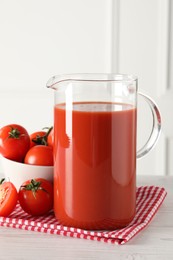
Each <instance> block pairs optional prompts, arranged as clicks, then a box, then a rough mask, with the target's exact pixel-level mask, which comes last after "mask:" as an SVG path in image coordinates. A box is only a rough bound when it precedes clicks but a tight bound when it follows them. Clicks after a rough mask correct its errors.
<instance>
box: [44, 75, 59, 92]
mask: <svg viewBox="0 0 173 260" xmlns="http://www.w3.org/2000/svg"><path fill="white" fill-rule="evenodd" d="M58 82H59V80H58V76H53V77H51V78H50V79H49V80H48V81H47V83H46V87H47V88H51V89H54V90H56V89H57V83H58Z"/></svg>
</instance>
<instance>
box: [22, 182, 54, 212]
mask: <svg viewBox="0 0 173 260" xmlns="http://www.w3.org/2000/svg"><path fill="white" fill-rule="evenodd" d="M19 203H20V205H21V207H22V209H23V210H24V211H25V212H27V213H28V214H30V215H33V216H39V215H44V214H46V213H48V212H49V211H50V210H51V209H52V208H53V185H52V184H51V182H49V181H47V180H45V179H42V178H37V179H35V180H34V179H32V180H28V181H26V182H24V183H23V184H22V185H21V187H20V189H19Z"/></svg>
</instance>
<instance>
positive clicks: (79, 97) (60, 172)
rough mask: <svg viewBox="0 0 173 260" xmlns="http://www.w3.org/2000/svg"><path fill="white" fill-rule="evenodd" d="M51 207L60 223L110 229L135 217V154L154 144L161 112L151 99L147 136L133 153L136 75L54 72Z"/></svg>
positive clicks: (50, 84)
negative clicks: (150, 124) (66, 73)
mask: <svg viewBox="0 0 173 260" xmlns="http://www.w3.org/2000/svg"><path fill="white" fill-rule="evenodd" d="M47 87H48V88H52V89H54V90H55V106H54V211H55V215H56V217H57V219H58V220H59V221H60V222H61V223H62V224H63V225H66V226H73V227H77V228H83V229H93V230H101V229H106V230H108V229H115V228H121V227H124V226H126V225H128V224H129V223H130V222H131V221H132V219H133V218H134V216H135V207H136V158H141V157H142V156H144V155H145V154H146V153H148V152H149V151H150V150H151V149H152V148H153V146H154V145H155V143H156V141H157V139H158V137H159V134H160V130H161V116H160V112H159V109H158V107H157V105H156V104H155V103H154V101H153V100H152V99H150V98H149V97H147V96H146V95H144V94H140V95H142V96H143V98H144V99H145V100H146V101H147V103H148V104H149V106H150V109H151V111H152V116H153V127H152V132H151V135H150V138H149V140H148V141H147V143H146V144H145V145H144V147H142V148H141V149H140V150H139V151H138V152H137V151H136V134H137V130H136V128H137V96H138V94H139V93H138V89H137V77H135V76H131V75H116V74H73V75H64V76H54V77H52V78H51V79H50V80H49V81H48V82H47Z"/></svg>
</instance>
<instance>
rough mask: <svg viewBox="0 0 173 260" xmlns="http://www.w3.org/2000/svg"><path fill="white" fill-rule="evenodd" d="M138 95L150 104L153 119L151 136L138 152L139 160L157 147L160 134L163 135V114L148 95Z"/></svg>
mask: <svg viewBox="0 0 173 260" xmlns="http://www.w3.org/2000/svg"><path fill="white" fill-rule="evenodd" d="M138 95H140V96H142V97H143V98H144V100H145V101H146V102H147V103H148V105H149V107H150V109H151V112H152V119H153V125H152V130H151V134H150V136H149V138H148V140H147V142H146V144H145V145H144V146H143V147H142V148H141V149H139V151H137V159H140V158H142V157H143V156H144V155H146V154H147V153H148V152H149V151H151V149H152V148H153V147H154V146H155V144H156V142H157V140H158V138H159V136H160V133H161V114H160V111H159V108H158V106H157V105H156V103H155V102H154V101H153V100H152V99H151V98H150V97H148V96H147V95H145V94H143V93H138Z"/></svg>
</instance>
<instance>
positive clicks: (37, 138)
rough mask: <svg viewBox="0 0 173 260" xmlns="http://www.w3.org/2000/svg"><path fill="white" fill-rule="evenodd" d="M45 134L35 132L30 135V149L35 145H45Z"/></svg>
mask: <svg viewBox="0 0 173 260" xmlns="http://www.w3.org/2000/svg"><path fill="white" fill-rule="evenodd" d="M45 136H46V132H45V131H37V132H34V133H32V134H31V135H30V148H31V147H33V146H35V145H39V144H42V145H47V140H46V139H47V138H46V139H45Z"/></svg>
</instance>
